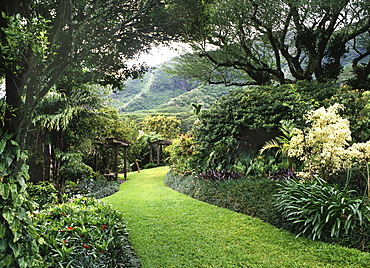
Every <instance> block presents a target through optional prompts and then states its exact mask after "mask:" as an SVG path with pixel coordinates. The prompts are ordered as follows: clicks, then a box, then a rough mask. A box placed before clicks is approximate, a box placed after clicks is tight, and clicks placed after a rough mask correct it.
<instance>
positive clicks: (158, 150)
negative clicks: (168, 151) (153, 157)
mask: <svg viewBox="0 0 370 268" xmlns="http://www.w3.org/2000/svg"><path fill="white" fill-rule="evenodd" d="M160 157H161V146H160V145H159V144H157V165H158V166H159V162H160Z"/></svg>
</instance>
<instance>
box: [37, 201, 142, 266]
mask: <svg viewBox="0 0 370 268" xmlns="http://www.w3.org/2000/svg"><path fill="white" fill-rule="evenodd" d="M37 231H38V233H40V234H42V237H43V239H44V243H43V244H42V245H41V247H40V254H41V255H42V257H43V264H44V266H42V267H58V266H59V267H139V266H140V264H139V261H138V259H137V258H136V257H135V255H134V253H133V250H132V249H131V247H130V243H129V242H128V237H127V229H126V226H125V224H124V223H123V215H122V214H121V213H119V212H118V211H116V210H114V209H112V207H111V206H109V205H107V204H104V203H102V202H100V201H97V200H94V199H88V198H80V199H75V200H74V201H73V202H71V203H66V204H62V205H53V206H50V207H48V208H46V209H44V210H42V211H40V212H39V213H38V215H37ZM40 267H41V266H40Z"/></svg>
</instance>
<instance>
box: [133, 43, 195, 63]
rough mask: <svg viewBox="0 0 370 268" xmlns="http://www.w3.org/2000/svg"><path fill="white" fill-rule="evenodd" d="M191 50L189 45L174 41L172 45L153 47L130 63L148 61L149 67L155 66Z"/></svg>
mask: <svg viewBox="0 0 370 268" xmlns="http://www.w3.org/2000/svg"><path fill="white" fill-rule="evenodd" d="M190 50H191V49H190V47H189V46H188V45H185V44H181V43H173V44H172V45H171V47H168V46H159V47H156V48H153V49H152V50H151V51H150V52H149V53H144V54H141V55H140V56H139V57H138V59H136V60H133V61H131V62H129V63H133V64H135V63H146V64H147V65H148V66H149V67H153V66H156V65H158V64H161V63H164V62H166V61H169V60H170V59H172V58H173V57H176V56H179V55H181V54H184V53H186V52H189V51H190Z"/></svg>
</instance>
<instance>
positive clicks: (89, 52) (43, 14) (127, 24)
mask: <svg viewBox="0 0 370 268" xmlns="http://www.w3.org/2000/svg"><path fill="white" fill-rule="evenodd" d="M180 2H181V1H180ZM177 9H178V5H177V1H171V2H166V1H162V0H129V1H118V0H110V1H105V0H104V1H103V0H99V1H92V0H78V1H77V0H58V1H56V0H42V1H34V0H14V1H7V0H2V1H0V11H1V14H2V17H1V18H0V27H1V30H0V39H1V50H0V57H1V61H0V76H2V77H3V78H5V81H6V82H5V86H6V87H5V90H6V97H5V100H6V103H7V110H6V113H5V116H4V118H5V120H4V121H5V124H4V125H5V127H4V128H5V130H6V131H8V132H9V133H16V134H17V135H16V140H17V141H18V142H20V144H21V145H23V138H24V136H25V135H24V133H25V132H24V130H25V129H27V126H28V124H29V122H30V115H31V113H32V110H33V109H34V108H35V107H36V106H37V103H38V102H39V101H40V100H41V98H42V97H43V96H45V94H46V93H47V92H48V91H49V90H50V89H51V88H52V87H57V88H59V89H60V88H61V89H65V90H68V88H70V87H72V86H75V85H76V84H79V83H85V82H89V83H98V84H112V85H113V86H114V87H115V88H119V87H120V86H121V84H122V80H124V79H126V78H128V77H130V76H131V77H132V76H134V77H135V76H137V74H138V72H140V71H142V70H143V69H142V66H136V67H135V66H134V67H129V66H127V64H126V62H127V59H129V58H130V57H132V56H134V55H135V54H136V53H138V52H140V51H144V50H147V49H149V48H150V46H151V45H153V44H155V43H158V42H165V41H168V40H170V39H171V38H174V36H175V30H178V29H179V27H180V26H179V18H177V20H176V25H175V26H174V27H171V24H172V20H171V18H173V17H174V15H173V14H174V13H173V12H174V11H176V10H177ZM185 24H189V25H190V24H191V23H190V22H186V23H185ZM21 133H22V134H21ZM21 147H22V146H21Z"/></svg>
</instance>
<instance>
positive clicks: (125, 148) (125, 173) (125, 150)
mask: <svg viewBox="0 0 370 268" xmlns="http://www.w3.org/2000/svg"><path fill="white" fill-rule="evenodd" d="M123 149H124V154H125V157H124V160H123V161H124V163H123V169H124V171H123V172H124V176H125V180H126V179H127V147H126V146H125V147H124V148H123Z"/></svg>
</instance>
